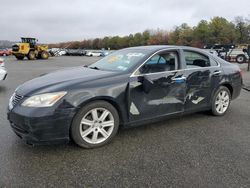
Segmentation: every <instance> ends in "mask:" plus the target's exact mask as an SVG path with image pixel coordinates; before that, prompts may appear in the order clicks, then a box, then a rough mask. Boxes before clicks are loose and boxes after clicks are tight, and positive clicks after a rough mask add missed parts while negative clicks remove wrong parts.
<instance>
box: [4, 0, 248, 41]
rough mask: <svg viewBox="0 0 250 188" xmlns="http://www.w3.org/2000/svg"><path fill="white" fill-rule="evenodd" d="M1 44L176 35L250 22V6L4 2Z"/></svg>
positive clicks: (202, 0)
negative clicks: (217, 21)
mask: <svg viewBox="0 0 250 188" xmlns="http://www.w3.org/2000/svg"><path fill="white" fill-rule="evenodd" d="M0 10H1V16H0V17H1V18H0V40H3V39H5V40H12V41H18V40H19V38H20V36H30V37H36V38H38V39H39V42H44V43H48V42H60V41H70V40H83V39H86V38H94V37H103V36H113V35H120V36H124V35H128V34H130V33H136V32H141V31H144V30H145V29H157V28H160V29H167V30H170V29H172V28H173V27H174V26H176V25H180V24H181V23H184V22H186V23H188V24H189V25H195V24H197V23H198V21H200V20H201V19H207V20H208V19H210V18H212V17H214V16H222V17H225V18H227V19H229V20H233V18H234V17H235V16H245V17H247V16H249V14H250V0H237V1H236V0H196V1H195V0H42V1H37V0H0Z"/></svg>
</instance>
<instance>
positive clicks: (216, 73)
mask: <svg viewBox="0 0 250 188" xmlns="http://www.w3.org/2000/svg"><path fill="white" fill-rule="evenodd" d="M221 73H222V71H220V70H216V71H214V72H213V75H215V76H218V75H220V74H221Z"/></svg>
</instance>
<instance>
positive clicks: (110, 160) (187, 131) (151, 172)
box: [0, 57, 250, 187]
mask: <svg viewBox="0 0 250 188" xmlns="http://www.w3.org/2000/svg"><path fill="white" fill-rule="evenodd" d="M97 59H98V58H88V57H53V58H50V59H48V60H46V61H43V60H41V61H28V60H25V61H16V60H15V59H14V58H13V57H9V58H6V67H7V69H8V72H9V75H8V77H7V80H6V81H4V82H0V128H1V130H0V187H58V186H62V187H79V186H81V187H249V186H250V115H249V114H250V92H247V91H246V90H242V92H241V95H240V97H239V98H238V99H236V100H235V101H233V102H232V104H231V107H230V109H229V111H228V113H227V114H226V115H225V116H224V117H214V116H211V115H209V114H207V113H196V114H192V115H186V116H183V117H181V118H176V119H170V120H165V121H161V122H158V123H155V124H149V125H146V126H141V127H136V128H131V129H123V130H120V131H119V133H118V135H117V136H116V137H115V139H114V141H113V142H112V143H110V144H108V145H106V146H104V147H101V148H97V149H92V150H87V149H81V148H79V147H77V146H76V145H75V144H73V143H69V144H67V145H52V146H36V147H32V146H29V145H26V144H24V143H23V142H22V141H21V140H20V139H19V138H18V137H17V136H16V135H15V134H14V133H13V131H12V130H11V128H10V126H9V123H8V121H7V119H6V108H7V105H8V99H9V97H10V95H11V94H12V93H13V92H14V90H15V88H16V87H17V86H18V85H19V84H21V83H23V82H25V81H27V80H29V79H32V78H34V77H37V76H39V75H41V74H44V73H47V72H51V71H54V70H58V69H61V68H64V67H71V66H79V65H85V64H90V63H91V62H94V61H96V60H97ZM244 79H246V83H248V82H249V83H250V76H248V75H244Z"/></svg>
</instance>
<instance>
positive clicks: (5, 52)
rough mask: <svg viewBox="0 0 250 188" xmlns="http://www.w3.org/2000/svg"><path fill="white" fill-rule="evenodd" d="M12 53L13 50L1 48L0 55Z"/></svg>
mask: <svg viewBox="0 0 250 188" xmlns="http://www.w3.org/2000/svg"><path fill="white" fill-rule="evenodd" d="M9 55H11V51H10V50H8V49H0V56H9Z"/></svg>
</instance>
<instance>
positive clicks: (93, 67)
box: [89, 67, 100, 70]
mask: <svg viewBox="0 0 250 188" xmlns="http://www.w3.org/2000/svg"><path fill="white" fill-rule="evenodd" d="M89 68H90V69H96V70H100V69H99V68H98V67H89Z"/></svg>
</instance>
